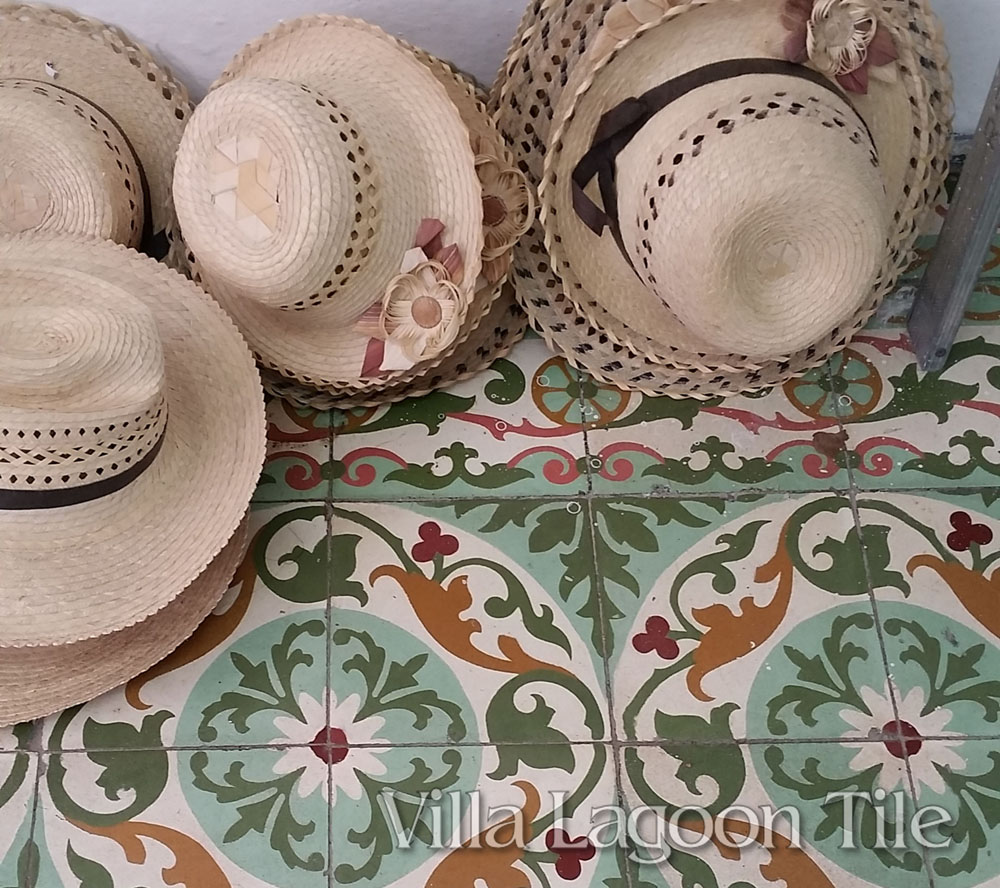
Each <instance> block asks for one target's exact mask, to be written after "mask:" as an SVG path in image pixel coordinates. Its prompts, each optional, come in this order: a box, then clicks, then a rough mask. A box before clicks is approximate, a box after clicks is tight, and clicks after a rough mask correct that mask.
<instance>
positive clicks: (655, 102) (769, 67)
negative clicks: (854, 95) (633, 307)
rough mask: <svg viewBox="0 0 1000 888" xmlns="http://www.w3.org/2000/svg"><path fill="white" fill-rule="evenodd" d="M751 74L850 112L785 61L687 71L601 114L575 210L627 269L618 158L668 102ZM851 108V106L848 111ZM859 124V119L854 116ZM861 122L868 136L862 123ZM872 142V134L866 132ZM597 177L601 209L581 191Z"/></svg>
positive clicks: (577, 176) (577, 182) (580, 168)
mask: <svg viewBox="0 0 1000 888" xmlns="http://www.w3.org/2000/svg"><path fill="white" fill-rule="evenodd" d="M751 74H777V75H781V76H783V77H797V78H799V79H800V80H807V81H809V82H810V83H812V84H814V85H816V86H820V87H822V88H823V89H826V90H828V91H829V92H831V93H833V94H834V95H836V96H837V98H839V99H840V100H841V101H843V102H845V103H846V104H848V105H849V106H850V105H851V102H850V100H849V99H848V98H847V96H846V95H845V94H844V93H843V92H842V91H841V90H840V89H839V88H838V87H837V86H836V84H834V83H833V82H832V81H831V80H829V79H827V78H826V77H824V76H823V75H822V74H820V73H818V72H817V71H813V70H812V69H811V68H806V67H803V66H802V65H797V64H794V63H792V62H787V61H784V60H783V59H766V58H750V59H726V60H725V61H722V62H714V63H712V64H710V65H705V66H703V67H701V68H695V69H693V70H691V71H686V72H685V73H684V74H681V75H680V76H678V77H674V78H673V79H671V80H668V81H666V82H665V83H661V84H660V85H659V86H654V87H653V88H652V89H650V90H648V91H647V92H645V93H643V94H642V95H641V96H638V97H632V98H628V99H625V101H623V102H622V103H621V104H619V105H617V106H615V107H614V108H612V109H611V110H610V111H608V112H607V113H605V114H604V115H603V116H602V117H601V120H600V122H599V123H598V126H597V130H596V132H595V133H594V139H593V143H592V145H591V148H590V150H589V151H588V152H587V153H586V154H585V155H584V156H583V157H582V158H581V160H580V162H579V163H578V164H577V165H576V168H575V169H574V170H573V209H574V210H575V211H576V214H577V216H579V217H580V219H581V220H582V221H583V223H584V224H585V225H586V226H587V227H588V228H589V229H590V230H591V231H593V232H594V233H595V234H603V233H604V229H605V228H609V229H610V230H611V233H612V235H613V236H614V239H615V242H616V243H617V244H618V248H619V249H620V250H621V251H622V255H623V256H625V258H626V260H628V261H629V264H631V260H630V259H629V256H628V252H627V250H626V249H625V245H624V242H623V241H622V234H621V225H620V222H619V219H618V185H617V166H616V165H617V161H618V155H619V154H621V152H622V151H623V150H624V149H625V147H626V146H627V145H628V144H629V143H630V142H631V141H632V140H633V139H634V138H635V137H636V135H637V134H638V133H639V131H640V130H642V128H643V127H644V126H645V125H646V124H647V123H649V121H650V120H652V119H653V117H655V116H656V115H657V114H659V113H660V111H662V110H663V109H664V108H666V107H667V106H668V105H670V104H671V103H672V102H676V101H677V100H678V99H679V98H681V97H682V96H685V95H687V94H688V93H690V92H692V91H694V90H696V89H699V88H700V87H702V86H707V85H708V84H710V83H718V82H719V81H722V80H732V79H734V78H736V77H745V76H747V75H751ZM852 107H853V106H852ZM858 117H859V118H860V115H858ZM861 122H862V123H863V124H864V125H865V129H866V130H868V126H867V124H866V123H865V121H864V119H863V118H862V119H861ZM868 134H869V136H871V132H870V130H869V132H868ZM595 176H596V177H597V180H598V186H599V188H600V192H601V201H602V202H603V203H604V209H601V208H600V207H599V206H597V204H595V203H594V201H592V200H591V199H590V197H588V196H587V194H586V192H585V189H586V188H587V186H588V185H589V184H590V183H591V182H592V181H593V180H594V177H595Z"/></svg>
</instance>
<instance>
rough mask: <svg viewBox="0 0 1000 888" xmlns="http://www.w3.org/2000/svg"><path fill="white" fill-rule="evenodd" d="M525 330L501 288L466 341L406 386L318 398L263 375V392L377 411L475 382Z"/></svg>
mask: <svg viewBox="0 0 1000 888" xmlns="http://www.w3.org/2000/svg"><path fill="white" fill-rule="evenodd" d="M526 329H527V317H526V315H525V314H524V312H523V311H522V309H521V307H520V304H519V303H518V302H517V300H516V299H515V298H514V288H513V287H512V286H511V285H510V284H509V283H508V284H506V285H505V286H504V287H503V288H502V290H501V292H500V295H499V296H498V297H497V298H496V299H493V300H492V301H491V302H490V303H489V312H488V313H487V314H486V316H485V317H484V318H483V319H482V321H481V322H480V323H479V324H477V325H476V329H475V330H473V331H471V332H470V333H469V335H468V336H467V337H465V338H464V339H462V341H461V342H460V343H458V344H457V345H456V346H455V347H454V348H453V349H451V351H450V353H449V354H448V356H447V357H446V358H445V359H443V360H441V361H440V362H438V363H437V365H436V366H435V367H434V369H433V370H431V371H428V372H427V373H425V374H424V375H422V376H419V377H417V378H416V379H414V380H412V381H410V382H403V383H397V384H395V385H392V386H389V387H388V388H384V389H381V390H379V391H378V392H377V393H374V394H372V393H370V392H353V393H344V392H341V393H333V392H324V391H320V390H318V389H314V388H311V387H309V386H304V385H300V384H299V383H296V382H292V381H291V380H290V379H286V378H285V377H283V376H281V375H280V374H278V373H274V372H272V371H269V370H264V371H263V373H262V376H263V380H264V388H265V389H266V390H267V391H268V392H270V393H271V394H272V395H274V396H275V397H278V398H283V399H284V400H286V401H289V402H290V403H292V404H294V405H295V406H296V407H302V408H311V409H313V410H331V409H333V408H338V409H341V410H348V409H351V408H354V407H379V406H383V405H386V404H392V403H395V402H398V401H404V400H406V399H407V398H417V397H420V396H422V395H426V394H429V393H430V392H433V391H437V390H438V389H442V388H449V387H451V386H453V385H457V384H458V383H459V382H463V381H465V380H466V379H471V378H472V377H474V376H477V375H478V374H479V373H481V372H482V371H483V370H486V369H487V368H488V367H490V366H491V365H492V364H493V363H494V362H495V361H497V360H499V359H500V358H503V357H506V356H507V355H508V354H510V351H511V349H512V348H513V347H514V346H515V345H516V344H517V343H518V342H520V341H521V339H522V338H523V337H524V333H525V331H526Z"/></svg>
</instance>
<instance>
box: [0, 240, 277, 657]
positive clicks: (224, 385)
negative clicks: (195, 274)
mask: <svg viewBox="0 0 1000 888" xmlns="http://www.w3.org/2000/svg"><path fill="white" fill-rule="evenodd" d="M264 429H265V423H264V410H263V398H262V393H261V390H260V382H259V378H258V376H257V373H256V370H255V368H254V365H253V360H252V358H251V355H250V353H249V351H248V350H247V347H246V344H245V343H244V341H243V340H242V338H241V337H240V335H239V333H238V331H237V330H236V328H235V327H234V326H233V325H232V323H231V322H230V320H229V319H228V318H227V317H226V316H225V315H224V314H223V312H222V311H221V310H220V309H219V307H218V306H217V305H216V304H215V303H214V302H213V301H212V300H211V299H210V298H208V297H207V296H206V295H205V294H204V293H203V292H202V291H201V290H200V289H198V288H197V287H196V286H194V284H192V283H191V282H190V281H187V280H185V279H184V278H183V277H181V276H180V275H178V274H177V273H176V272H173V271H171V270H170V269H168V268H165V267H164V266H163V265H160V264H158V263H156V262H153V261H152V260H150V259H148V258H146V257H142V256H140V255H138V254H137V253H135V252H133V251H129V250H126V249H125V248H124V247H120V246H118V245H115V244H111V243H100V242H94V241H92V240H89V239H82V238H80V239H77V238H68V237H64V236H49V235H31V236H16V237H8V238H0V648H4V649H7V648H26V647H50V646H54V645H63V644H72V643H75V642H79V641H84V640H87V639H91V638H97V637H99V636H105V635H108V634H110V633H112V632H116V631H118V630H121V629H125V628H128V627H130V626H134V625H135V624H137V623H139V622H141V621H143V620H145V619H146V618H147V617H149V616H150V615H152V614H154V613H157V612H159V611H161V610H162V609H163V608H164V607H166V606H167V605H168V604H169V603H170V602H172V601H173V600H174V599H175V598H176V597H177V595H178V594H179V593H180V592H181V591H182V590H183V589H185V588H187V587H188V586H190V585H191V583H193V582H194V581H195V579H196V578H197V577H198V576H199V575H200V574H202V573H203V572H204V571H205V569H206V568H207V567H208V565H209V564H210V563H211V562H212V561H213V560H214V559H215V557H216V556H217V555H218V554H219V553H220V552H221V551H222V549H223V548H224V547H225V546H226V545H227V544H228V543H229V541H230V540H231V539H232V537H233V534H234V532H235V531H236V528H237V527H238V526H239V525H240V522H241V521H242V520H243V516H244V514H245V512H246V510H247V505H248V503H249V502H250V497H251V496H252V494H253V491H254V486H255V484H256V481H257V478H258V476H259V473H260V467H261V464H262V462H263V457H264V447H265V431H264Z"/></svg>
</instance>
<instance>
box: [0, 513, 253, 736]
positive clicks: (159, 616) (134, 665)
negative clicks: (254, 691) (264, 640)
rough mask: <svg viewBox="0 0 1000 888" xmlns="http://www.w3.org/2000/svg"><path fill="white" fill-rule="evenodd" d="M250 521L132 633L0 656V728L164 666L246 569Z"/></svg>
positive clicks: (5, 651) (82, 700) (7, 651)
mask: <svg viewBox="0 0 1000 888" xmlns="http://www.w3.org/2000/svg"><path fill="white" fill-rule="evenodd" d="M249 539H250V535H249V520H244V522H243V523H242V524H241V525H240V527H239V528H238V529H237V531H236V534H235V535H234V536H233V538H232V540H230V541H229V543H228V544H227V546H226V548H225V549H223V550H222V551H221V552H220V553H219V554H218V555H217V556H216V558H215V560H214V561H213V562H212V563H211V564H210V565H209V566H208V567H207V568H206V569H205V571H204V572H203V573H202V574H201V576H199V577H198V578H197V579H196V580H195V581H194V582H193V583H192V584H191V585H190V586H188V588H187V589H185V590H184V591H183V592H181V594H180V595H178V596H177V598H175V599H174V600H173V601H172V602H170V604H168V605H167V606H166V607H165V608H163V610H161V611H160V612H159V613H156V614H154V615H153V616H151V617H149V618H148V619H146V620H143V621H142V622H141V623H138V624H136V625H135V626H132V627H130V628H128V629H122V630H121V631H119V632H114V633H112V634H110V635H105V636H102V637H100V638H93V639H90V640H88V641H80V642H77V643H75V644H67V645H62V646H58V647H40V648H0V725H11V724H17V723H20V722H26V721H30V720H32V719H36V718H46V717H47V716H50V715H54V714H55V713H57V712H60V711H62V710H63V709H67V708H69V707H70V706H76V705H77V704H80V703H85V702H87V701H89V700H94V699H96V698H97V697H99V696H100V695H101V694H105V693H107V692H108V691H111V690H114V689H115V688H117V687H119V686H120V685H123V684H125V683H126V682H128V681H130V680H131V679H133V678H135V677H136V676H139V675H142V674H143V673H144V672H146V670H148V669H150V668H152V667H153V666H155V665H156V664H157V663H159V662H160V661H161V660H164V659H166V658H167V657H168V656H170V654H172V653H173V652H174V651H175V650H176V649H177V648H178V647H180V645H181V644H183V643H184V642H185V641H186V640H187V639H188V638H189V637H190V636H191V635H192V634H194V632H195V630H196V629H197V628H198V627H199V626H200V625H201V624H202V622H203V621H204V620H205V618H206V617H208V615H209V614H211V612H212V611H213V610H214V609H215V607H216V606H217V605H218V603H219V602H220V601H221V600H222V598H223V596H224V595H225V594H226V591H227V590H228V588H229V585H230V581H231V580H232V578H233V574H234V573H235V572H236V569H237V568H238V567H239V565H240V563H241V562H242V561H243V558H244V556H245V555H246V552H247V544H248V543H249Z"/></svg>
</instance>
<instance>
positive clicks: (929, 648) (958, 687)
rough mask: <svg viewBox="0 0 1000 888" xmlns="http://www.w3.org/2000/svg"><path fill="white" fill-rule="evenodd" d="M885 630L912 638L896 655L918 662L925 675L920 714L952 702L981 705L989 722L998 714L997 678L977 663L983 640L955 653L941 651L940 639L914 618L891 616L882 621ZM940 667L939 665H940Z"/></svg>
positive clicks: (999, 681) (999, 688)
mask: <svg viewBox="0 0 1000 888" xmlns="http://www.w3.org/2000/svg"><path fill="white" fill-rule="evenodd" d="M885 632H886V634H887V635H890V636H892V637H894V638H897V637H898V638H900V640H903V639H905V638H906V637H907V636H908V637H909V638H911V639H912V642H911V643H910V644H909V645H908V646H906V647H904V648H903V650H902V652H901V653H900V654H899V659H900V660H901V661H902V662H903V663H909V664H913V665H916V666H919V667H920V669H921V670H922V671H923V672H924V674H925V675H926V676H927V688H928V689H929V694H928V697H927V703H926V705H925V706H924V714H927V713H930V712H934V711H935V710H937V709H949V708H951V707H952V706H953V705H954V704H956V703H968V704H970V705H972V706H976V707H978V708H981V709H982V711H983V718H984V719H985V721H987V722H989V723H990V724H995V723H996V722H997V719H998V716H1000V679H998V678H992V677H983V674H982V672H981V671H980V668H979V666H980V663H981V662H982V659H983V657H984V655H985V654H986V645H985V644H976V645H973V646H972V647H969V648H967V649H966V650H964V651H962V652H959V653H948V654H947V655H945V652H944V649H943V648H942V645H941V642H940V641H939V640H938V639H937V638H934V637H933V636H931V634H930V633H929V632H928V631H927V630H926V629H925V628H924V627H923V626H922V625H921V624H920V623H918V622H917V621H916V620H901V619H899V618H898V617H892V618H890V619H888V620H886V621H885ZM942 667H943V668H942Z"/></svg>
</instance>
